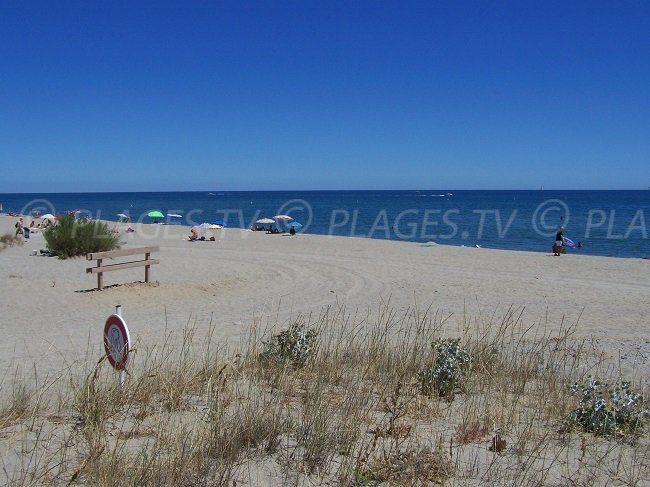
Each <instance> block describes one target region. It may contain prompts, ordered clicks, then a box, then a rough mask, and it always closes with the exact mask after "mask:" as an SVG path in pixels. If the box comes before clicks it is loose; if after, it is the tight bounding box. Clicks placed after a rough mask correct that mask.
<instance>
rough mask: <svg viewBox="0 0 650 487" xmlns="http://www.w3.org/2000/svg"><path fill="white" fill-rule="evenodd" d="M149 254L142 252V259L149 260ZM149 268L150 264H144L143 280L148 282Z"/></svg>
mask: <svg viewBox="0 0 650 487" xmlns="http://www.w3.org/2000/svg"><path fill="white" fill-rule="evenodd" d="M150 255H151V254H149V253H146V254H144V260H149V256H150ZM150 268H151V266H150V265H146V266H144V282H149V269H150Z"/></svg>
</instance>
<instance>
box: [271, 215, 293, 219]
mask: <svg viewBox="0 0 650 487" xmlns="http://www.w3.org/2000/svg"><path fill="white" fill-rule="evenodd" d="M273 219H274V220H293V218H291V217H290V216H289V215H275V216H274V217H273Z"/></svg>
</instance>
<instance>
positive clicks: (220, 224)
mask: <svg viewBox="0 0 650 487" xmlns="http://www.w3.org/2000/svg"><path fill="white" fill-rule="evenodd" d="M214 225H219V226H222V227H225V226H226V224H225V223H224V222H223V220H216V221H215V222H214Z"/></svg>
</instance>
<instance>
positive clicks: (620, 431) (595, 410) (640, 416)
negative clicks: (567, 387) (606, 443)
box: [570, 376, 650, 437]
mask: <svg viewBox="0 0 650 487" xmlns="http://www.w3.org/2000/svg"><path fill="white" fill-rule="evenodd" d="M571 392H572V393H573V394H574V395H576V396H577V397H579V401H578V406H577V407H576V408H575V409H574V410H573V411H572V412H571V416H570V422H571V423H572V424H574V425H578V426H579V427H580V428H582V429H583V430H584V431H588V432H591V433H595V434H597V435H599V436H605V437H621V436H628V435H631V436H637V435H639V434H640V433H641V431H642V429H643V426H644V424H645V423H646V422H647V421H648V419H649V418H650V402H649V401H648V399H647V398H645V397H644V396H643V394H641V393H640V392H638V391H635V390H633V389H632V386H631V384H630V383H629V382H626V381H624V380H622V379H621V380H619V381H618V382H616V383H614V384H610V383H608V382H602V381H599V380H597V379H595V378H593V377H591V376H589V377H587V380H586V381H585V382H584V383H582V384H580V383H575V384H573V385H572V386H571Z"/></svg>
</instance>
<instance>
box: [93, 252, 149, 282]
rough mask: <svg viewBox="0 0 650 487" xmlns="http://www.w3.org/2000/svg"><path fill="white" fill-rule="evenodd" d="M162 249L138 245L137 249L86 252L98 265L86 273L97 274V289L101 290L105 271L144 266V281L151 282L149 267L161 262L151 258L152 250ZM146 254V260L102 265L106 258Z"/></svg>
mask: <svg viewBox="0 0 650 487" xmlns="http://www.w3.org/2000/svg"><path fill="white" fill-rule="evenodd" d="M158 251H160V247H138V248H137V249H120V250H110V251H108V252H93V253H92V254H86V260H96V261H97V266H96V267H87V268H86V273H88V274H97V289H99V290H100V291H101V290H102V289H103V287H104V272H110V271H119V270H120V269H129V268H131V267H140V266H144V282H149V269H150V268H151V266H152V265H153V264H160V261H159V260H157V259H151V258H150V256H151V253H152V252H158ZM137 254H144V260H134V261H130V262H121V263H118V264H108V265H102V262H103V261H104V259H114V258H116V257H124V256H127V255H137Z"/></svg>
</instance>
